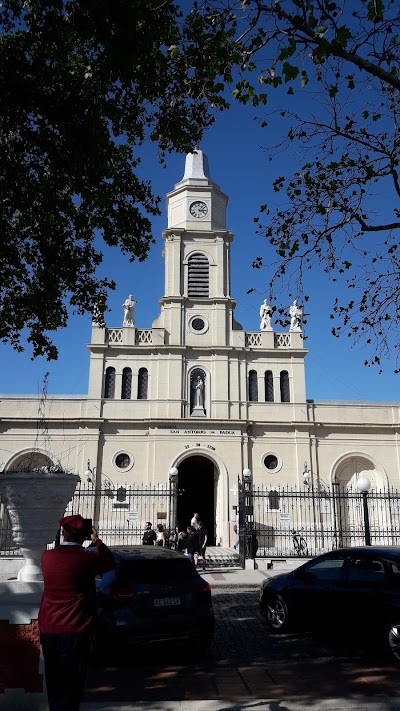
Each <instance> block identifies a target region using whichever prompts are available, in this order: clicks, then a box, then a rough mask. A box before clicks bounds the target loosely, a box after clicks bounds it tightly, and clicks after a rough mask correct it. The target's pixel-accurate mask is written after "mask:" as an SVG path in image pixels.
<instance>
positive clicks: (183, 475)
mask: <svg viewBox="0 0 400 711" xmlns="http://www.w3.org/2000/svg"><path fill="white" fill-rule="evenodd" d="M195 512H196V513H198V514H199V520H200V521H203V523H204V527H205V528H206V529H207V536H208V541H207V545H209V546H215V467H214V464H213V462H211V461H210V460H209V459H207V457H189V458H188V459H185V460H184V461H183V462H182V463H181V464H180V465H179V467H178V526H179V530H180V531H186V528H187V526H189V525H190V520H191V518H192V516H193V514H194V513H195Z"/></svg>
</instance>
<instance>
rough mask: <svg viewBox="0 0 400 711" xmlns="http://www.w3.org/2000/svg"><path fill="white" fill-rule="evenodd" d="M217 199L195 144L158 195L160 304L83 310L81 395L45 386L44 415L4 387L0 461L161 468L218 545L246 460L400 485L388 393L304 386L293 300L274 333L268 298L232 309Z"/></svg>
mask: <svg viewBox="0 0 400 711" xmlns="http://www.w3.org/2000/svg"><path fill="white" fill-rule="evenodd" d="M227 202H228V198H227V196H226V195H225V194H224V193H223V192H222V191H221V190H220V188H219V187H218V185H216V184H215V183H214V182H213V181H212V180H211V178H210V173H209V169H208V163H207V158H206V156H205V155H204V154H203V153H202V152H201V151H196V152H194V153H193V154H189V155H188V156H187V157H186V165H185V173H184V176H183V178H182V180H181V181H180V182H178V183H177V184H176V185H175V187H174V189H173V190H172V191H171V192H170V193H169V194H168V195H167V208H168V226H167V228H166V229H165V231H164V233H163V239H164V245H165V246H164V259H165V287H164V294H163V296H162V298H161V300H160V307H161V309H160V315H159V317H158V318H157V319H156V321H154V323H153V324H152V326H151V327H150V328H146V329H139V328H136V326H135V317H134V308H135V302H134V299H133V297H132V295H130V296H129V298H128V299H127V300H126V301H125V303H124V321H123V325H122V326H121V327H119V326H118V327H108V328H100V327H98V326H97V325H95V324H94V325H93V328H92V336H91V342H90V344H89V351H90V370H89V388H88V394H87V397H84V398H82V397H67V396H66V397H63V396H51V397H48V398H46V399H45V401H44V402H42V406H43V408H44V415H43V419H42V420H41V421H42V423H43V422H45V423H46V426H45V427H44V426H43V427H42V429H40V427H39V429H38V398H34V397H29V396H26V397H21V396H19V397H13V396H4V397H2V398H1V400H0V428H1V438H0V462H2V463H3V469H5V470H13V469H14V470H17V469H19V468H21V467H24V466H25V465H26V463H27V462H31V461H36V462H37V463H45V464H46V463H53V462H58V461H59V462H61V464H62V465H63V466H64V467H65V468H67V469H68V468H69V469H71V470H73V471H75V472H78V473H80V474H81V476H82V479H83V482H84V483H85V485H87V486H92V487H93V488H94V489H96V490H98V491H99V492H101V491H102V490H103V489H104V486H105V484H106V485H107V487H108V488H109V489H110V490H114V489H115V490H116V489H117V487H122V489H123V490H129V487H134V486H135V485H137V484H139V483H140V485H144V486H148V487H153V486H154V485H155V484H156V483H161V484H162V483H165V484H167V483H168V482H169V479H170V477H171V472H172V474H175V475H176V474H177V477H178V483H177V488H178V493H179V496H178V499H177V507H178V509H177V519H178V522H179V525H180V527H181V528H183V527H186V525H187V523H189V521H190V518H191V516H192V515H193V512H194V511H196V512H199V514H200V518H202V519H203V520H204V521H205V523H206V527H207V529H208V531H209V539H210V540H209V542H210V543H212V544H215V545H222V546H229V545H231V544H233V543H234V542H235V541H234V538H236V536H235V533H234V532H233V523H234V522H235V520H236V516H237V507H238V491H237V482H238V475H239V474H241V473H242V472H243V470H249V471H250V472H251V476H252V484H253V487H255V488H257V487H262V488H263V489H265V491H267V492H268V491H269V490H270V491H273V492H279V491H280V490H283V489H284V488H285V487H292V488H293V489H295V490H304V489H305V488H308V490H310V487H312V489H313V491H316V492H319V491H324V490H325V491H329V490H331V489H332V486H333V485H334V484H338V485H340V486H341V487H344V488H347V489H349V490H351V489H354V487H355V485H356V482H357V480H358V479H359V477H360V476H364V477H367V478H368V479H369V480H370V482H371V486H372V489H373V490H380V489H387V488H388V487H394V488H399V470H400V461H399V459H400V443H399V432H400V407H399V404H398V403H393V404H387V403H376V402H365V403H350V402H316V401H310V400H307V396H306V384H305V358H306V354H307V351H306V349H305V348H304V343H303V337H302V330H301V310H300V309H298V307H297V304H296V302H295V303H294V304H293V306H292V310H291V326H290V329H289V330H288V331H287V332H285V333H281V332H276V331H275V330H274V327H273V324H272V323H271V311H270V308H269V305H268V303H267V302H266V301H265V302H264V304H262V305H261V307H260V319H261V322H260V330H259V331H256V332H254V331H253V332H249V331H246V330H244V329H243V327H242V326H241V325H240V324H239V323H238V322H237V321H236V320H235V315H234V312H235V300H234V298H233V296H232V294H231V287H230V250H231V244H232V240H233V233H232V232H231V231H230V230H229V229H228V228H227V225H226V208H227ZM49 433H51V436H50V435H49ZM85 471H86V479H87V482H86V480H85ZM89 474H90V476H89ZM99 495H100V494H99ZM96 507H97V508H96V511H97V512H98V514H97V517H98V518H99V517H100V522H101V502H97V503H96ZM326 514H327V515H331V514H330V513H329V511H328V510H327V511H326ZM263 520H268V511H266V512H264V514H263ZM139 523H140V525H141V523H142V522H139ZM153 523H156V522H153Z"/></svg>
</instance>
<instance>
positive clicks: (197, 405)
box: [190, 375, 206, 417]
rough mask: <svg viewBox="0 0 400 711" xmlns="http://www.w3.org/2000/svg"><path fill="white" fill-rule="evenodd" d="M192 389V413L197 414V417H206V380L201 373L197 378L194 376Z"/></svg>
mask: <svg viewBox="0 0 400 711" xmlns="http://www.w3.org/2000/svg"><path fill="white" fill-rule="evenodd" d="M192 390H193V401H192V411H191V413H190V414H191V415H195V416H196V417H204V416H205V414H206V413H205V410H204V381H203V378H202V377H201V375H198V376H197V378H194V380H193V383H192Z"/></svg>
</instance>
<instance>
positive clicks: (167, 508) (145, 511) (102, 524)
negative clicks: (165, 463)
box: [0, 484, 177, 557]
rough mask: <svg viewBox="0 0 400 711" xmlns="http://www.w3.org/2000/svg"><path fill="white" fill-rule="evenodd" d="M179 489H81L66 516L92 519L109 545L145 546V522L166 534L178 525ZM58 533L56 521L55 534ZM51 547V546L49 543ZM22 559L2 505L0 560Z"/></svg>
mask: <svg viewBox="0 0 400 711" xmlns="http://www.w3.org/2000/svg"><path fill="white" fill-rule="evenodd" d="M176 495H177V492H176V486H175V485H174V484H172V485H171V486H169V485H168V484H167V485H162V484H159V485H155V486H153V487H148V486H144V485H141V486H136V487H126V486H118V485H117V486H115V487H112V486H111V487H105V488H103V489H95V488H94V487H89V486H88V487H86V488H84V487H81V486H78V487H77V489H76V491H75V494H74V496H73V498H72V499H71V501H70V502H69V504H68V506H67V509H66V512H65V515H66V516H68V515H70V514H76V513H80V514H81V515H82V516H83V517H84V518H91V519H93V523H94V525H95V526H96V528H97V530H98V533H99V536H100V537H101V539H102V540H103V541H104V543H106V544H107V545H133V544H139V543H141V542H142V536H143V531H144V528H145V523H146V521H151V523H152V524H153V527H154V528H155V527H156V526H157V524H159V523H161V524H162V525H163V526H164V529H165V530H166V531H169V530H171V529H172V528H174V527H175V525H176ZM56 532H57V521H55V529H54V534H55V535H56ZM48 543H49V544H51V543H52V542H51V541H49V542H48ZM19 555H21V553H20V550H19V547H18V546H17V545H16V544H15V543H14V541H13V538H12V530H11V522H10V518H9V515H8V512H7V510H6V508H5V506H4V505H2V504H1V502H0V556H3V557H10V556H19Z"/></svg>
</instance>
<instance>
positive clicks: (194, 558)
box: [190, 513, 199, 566]
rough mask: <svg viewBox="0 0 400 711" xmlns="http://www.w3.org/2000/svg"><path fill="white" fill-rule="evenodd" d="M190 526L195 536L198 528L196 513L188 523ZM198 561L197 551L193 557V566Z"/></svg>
mask: <svg viewBox="0 0 400 711" xmlns="http://www.w3.org/2000/svg"><path fill="white" fill-rule="evenodd" d="M190 525H191V527H192V528H193V530H194V531H195V533H196V534H197V530H198V528H199V514H198V513H194V514H193V518H192V520H191V522H190ZM198 560H199V552H198V551H197V552H196V553H194V555H193V562H194V564H195V566H196V565H197V562H198Z"/></svg>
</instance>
